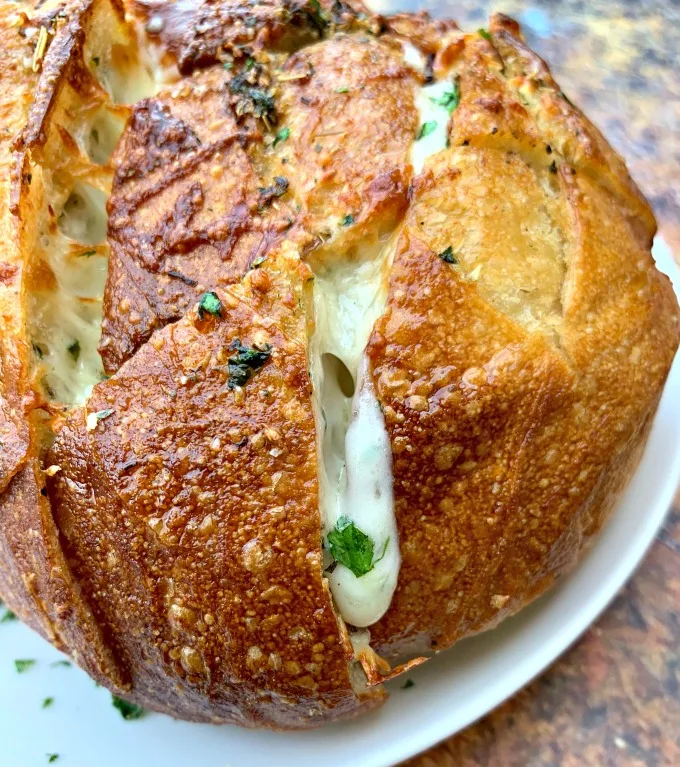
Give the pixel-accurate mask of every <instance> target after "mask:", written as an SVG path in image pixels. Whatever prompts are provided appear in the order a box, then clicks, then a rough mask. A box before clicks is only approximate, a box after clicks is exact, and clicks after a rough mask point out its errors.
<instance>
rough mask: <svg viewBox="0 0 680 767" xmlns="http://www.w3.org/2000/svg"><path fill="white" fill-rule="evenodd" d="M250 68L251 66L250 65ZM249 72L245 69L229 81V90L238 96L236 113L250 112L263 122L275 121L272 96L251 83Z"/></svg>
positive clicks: (274, 106)
mask: <svg viewBox="0 0 680 767" xmlns="http://www.w3.org/2000/svg"><path fill="white" fill-rule="evenodd" d="M251 69H252V67H251ZM249 77H250V72H249V71H248V70H247V69H246V70H245V71H243V72H241V73H240V74H238V75H236V77H234V78H232V80H231V81H230V83H229V90H230V91H231V92H232V93H234V94H236V95H237V96H239V97H240V98H239V102H238V104H237V105H236V113H237V114H238V115H242V114H245V113H246V112H252V114H254V115H255V117H259V118H260V119H261V120H263V121H264V122H265V123H267V124H269V123H270V122H272V123H276V115H275V112H276V102H275V101H274V97H273V96H272V95H271V94H269V93H267V92H266V91H264V90H262V88H258V87H257V86H255V85H253V84H252V83H251V82H250V81H249V79H248V78H249Z"/></svg>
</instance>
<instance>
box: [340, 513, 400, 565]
mask: <svg viewBox="0 0 680 767" xmlns="http://www.w3.org/2000/svg"><path fill="white" fill-rule="evenodd" d="M327 539H328V548H329V550H330V552H331V554H332V556H333V558H334V559H335V560H336V562H339V563H340V564H341V565H344V566H345V567H346V568H347V569H348V570H351V571H352V572H353V573H354V575H355V576H356V577H357V578H361V576H362V575H366V573H370V572H371V570H372V569H373V568H374V567H375V565H376V564H377V563H378V562H380V560H381V559H382V558H383V557H384V556H385V551H386V550H387V545H388V544H389V542H390V540H389V538H388V539H387V540H386V541H385V545H384V546H383V550H382V554H381V555H380V557H379V558H378V559H376V560H374V559H373V553H374V551H373V550H374V546H373V541H372V540H371V538H369V536H368V535H366V533H364V532H363V531H361V530H359V528H358V527H357V526H356V525H355V524H354V522H352V520H351V519H348V518H347V517H345V516H341V517H340V518H339V519H338V521H337V522H336V524H335V527H334V528H333V529H332V530H331V531H330V532H329V533H328V536H327Z"/></svg>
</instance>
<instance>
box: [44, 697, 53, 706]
mask: <svg viewBox="0 0 680 767" xmlns="http://www.w3.org/2000/svg"><path fill="white" fill-rule="evenodd" d="M53 703H54V698H45V700H43V702H42V707H43V708H49V707H50V706H51V705H52V704H53Z"/></svg>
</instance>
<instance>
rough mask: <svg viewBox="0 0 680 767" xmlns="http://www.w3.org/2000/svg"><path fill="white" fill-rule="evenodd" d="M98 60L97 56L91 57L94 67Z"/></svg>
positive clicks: (97, 64) (96, 65)
mask: <svg viewBox="0 0 680 767" xmlns="http://www.w3.org/2000/svg"><path fill="white" fill-rule="evenodd" d="M99 61H100V59H99V56H93V57H92V63H93V64H94V65H95V67H98V66H99Z"/></svg>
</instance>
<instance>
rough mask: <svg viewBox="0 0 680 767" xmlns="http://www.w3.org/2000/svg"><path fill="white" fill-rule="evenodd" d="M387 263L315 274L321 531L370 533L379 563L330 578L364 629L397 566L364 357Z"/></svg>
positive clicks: (381, 441) (389, 496)
mask: <svg viewBox="0 0 680 767" xmlns="http://www.w3.org/2000/svg"><path fill="white" fill-rule="evenodd" d="M386 266H387V264H386V258H385V256H384V255H383V257H381V258H372V259H367V260H366V261H364V262H360V263H356V264H353V263H345V264H341V265H338V266H335V267H334V268H333V269H332V271H330V272H327V273H325V274H324V273H322V274H319V275H317V277H316V278H315V283H314V311H315V322H316V332H315V334H314V338H313V340H312V344H311V374H312V384H313V386H314V390H315V395H316V409H317V423H318V426H317V433H318V435H319V443H320V444H319V455H320V457H321V460H320V471H319V499H320V506H321V513H322V520H323V532H324V536H327V535H328V533H329V532H330V531H331V530H333V528H334V527H335V526H336V524H337V522H338V520H339V519H340V517H346V518H348V519H350V520H351V521H352V522H354V524H355V525H356V527H357V528H359V530H361V531H362V532H363V533H365V534H366V535H368V536H369V537H370V538H371V540H372V542H373V547H374V560H379V561H376V562H375V565H374V568H373V569H372V570H371V571H370V572H368V573H366V574H365V575H362V576H361V577H356V576H355V575H354V573H353V572H352V571H351V570H349V569H348V568H346V567H345V566H344V565H342V564H340V563H336V565H335V567H334V568H333V569H332V570H329V572H328V576H327V577H328V581H329V584H330V588H331V591H332V593H333V597H334V599H335V602H336V605H337V607H338V609H339V611H340V614H341V615H342V617H343V618H344V620H345V621H347V622H348V623H350V624H351V625H353V626H361V627H363V626H369V625H371V624H372V623H375V621H377V620H378V619H379V618H380V617H381V616H382V615H383V614H384V613H385V611H386V610H387V608H388V607H389V605H390V602H391V600H392V594H393V593H394V589H395V587H396V583H397V577H398V574H399V566H400V557H399V541H398V534H397V529H396V522H395V518H394V500H393V490H392V453H391V447H390V442H389V437H388V434H387V429H386V427H385V419H384V417H383V414H382V411H381V409H380V405H379V403H378V400H377V397H376V395H375V391H374V388H373V384H372V382H371V378H370V374H369V369H368V362H367V360H366V357H365V354H364V351H365V348H366V344H367V342H368V338H369V336H370V333H371V330H372V328H373V325H374V323H375V321H376V319H377V318H378V317H379V316H380V315H381V314H382V313H383V311H384V309H385V303H386V299H387V279H386ZM383 552H384V556H382V558H380V557H381V555H383ZM329 564H330V562H329Z"/></svg>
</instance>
